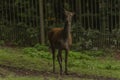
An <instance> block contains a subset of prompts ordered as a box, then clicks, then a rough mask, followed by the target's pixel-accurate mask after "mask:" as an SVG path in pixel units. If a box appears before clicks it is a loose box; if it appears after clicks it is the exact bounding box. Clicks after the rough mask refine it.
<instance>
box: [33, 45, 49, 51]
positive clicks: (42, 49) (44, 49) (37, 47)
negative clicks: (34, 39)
mask: <svg viewBox="0 0 120 80" xmlns="http://www.w3.org/2000/svg"><path fill="white" fill-rule="evenodd" d="M34 48H36V49H37V50H38V51H45V52H47V51H48V47H47V46H45V45H40V44H36V45H35V46H34Z"/></svg>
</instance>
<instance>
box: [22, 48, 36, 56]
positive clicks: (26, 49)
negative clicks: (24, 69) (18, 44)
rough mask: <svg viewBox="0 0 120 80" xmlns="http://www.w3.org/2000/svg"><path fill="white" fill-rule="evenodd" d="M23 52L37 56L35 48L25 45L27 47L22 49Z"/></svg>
mask: <svg viewBox="0 0 120 80" xmlns="http://www.w3.org/2000/svg"><path fill="white" fill-rule="evenodd" d="M23 53H24V54H27V55H30V56H31V57H35V56H37V54H38V51H37V49H35V48H32V47H27V48H24V49H23Z"/></svg>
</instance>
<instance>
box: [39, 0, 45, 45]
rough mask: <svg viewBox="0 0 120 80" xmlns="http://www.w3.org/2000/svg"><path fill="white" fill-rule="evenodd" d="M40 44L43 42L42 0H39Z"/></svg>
mask: <svg viewBox="0 0 120 80" xmlns="http://www.w3.org/2000/svg"><path fill="white" fill-rule="evenodd" d="M39 11H40V36H41V38H40V39H41V40H40V41H41V44H45V33H44V15H43V0H39Z"/></svg>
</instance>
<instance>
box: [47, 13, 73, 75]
mask: <svg viewBox="0 0 120 80" xmlns="http://www.w3.org/2000/svg"><path fill="white" fill-rule="evenodd" d="M65 15H66V22H65V26H64V28H52V29H51V30H50V31H49V32H48V39H49V42H50V47H51V50H52V56H53V72H55V49H58V55H57V59H58V62H59V66H60V74H62V55H61V54H62V50H65V73H66V74H67V60H68V53H69V49H70V46H71V44H72V37H71V33H70V29H71V19H72V16H73V13H72V12H68V11H65Z"/></svg>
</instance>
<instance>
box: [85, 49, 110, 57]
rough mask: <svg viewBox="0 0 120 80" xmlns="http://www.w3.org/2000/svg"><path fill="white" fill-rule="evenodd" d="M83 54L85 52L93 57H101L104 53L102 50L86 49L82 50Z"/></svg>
mask: <svg viewBox="0 0 120 80" xmlns="http://www.w3.org/2000/svg"><path fill="white" fill-rule="evenodd" d="M83 54H86V55H88V56H93V57H103V56H105V55H106V53H105V52H104V51H103V50H97V51H95V50H88V51H83ZM109 55H110V54H109Z"/></svg>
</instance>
